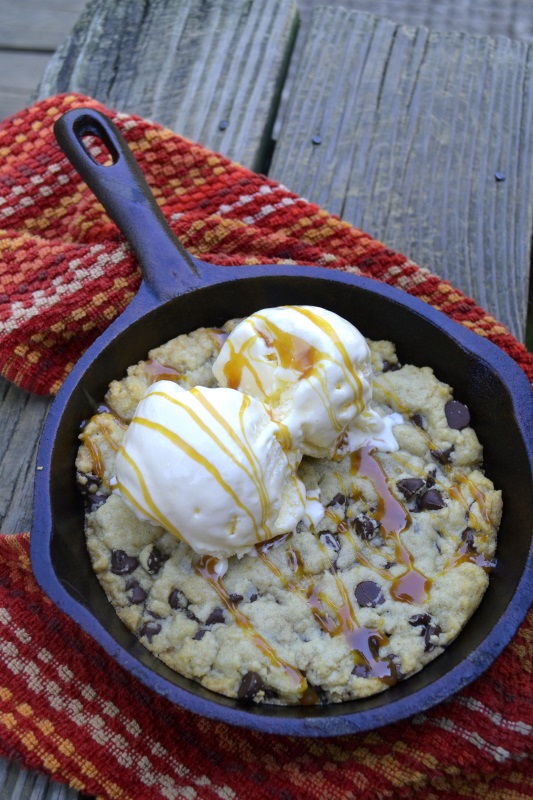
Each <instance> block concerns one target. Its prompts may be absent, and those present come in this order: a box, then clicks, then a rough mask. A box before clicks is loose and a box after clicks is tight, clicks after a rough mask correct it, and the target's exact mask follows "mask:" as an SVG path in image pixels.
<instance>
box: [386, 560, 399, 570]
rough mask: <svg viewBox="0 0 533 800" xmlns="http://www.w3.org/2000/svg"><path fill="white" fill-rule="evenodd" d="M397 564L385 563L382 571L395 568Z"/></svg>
mask: <svg viewBox="0 0 533 800" xmlns="http://www.w3.org/2000/svg"><path fill="white" fill-rule="evenodd" d="M397 563H398V562H397V561H387V563H386V564H385V567H384V569H390V568H391V567H395V566H396V564H397Z"/></svg>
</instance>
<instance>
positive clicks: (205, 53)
mask: <svg viewBox="0 0 533 800" xmlns="http://www.w3.org/2000/svg"><path fill="white" fill-rule="evenodd" d="M296 23H297V7H296V2H295V0H270V2H268V3H260V2H255V3H251V2H250V0H208V1H207V2H205V0H181V2H180V4H179V5H177V4H176V2H175V0H143V2H139V1H137V2H129V3H114V2H108V0H92V2H91V3H89V5H88V6H87V8H86V9H85V11H84V13H83V14H82V16H81V18H80V20H79V22H78V24H77V25H76V27H75V28H74V30H73V32H72V36H71V37H69V39H68V41H67V42H65V44H64V45H63V46H62V47H61V48H60V49H59V50H58V52H57V54H56V55H55V56H54V58H53V59H52V60H51V62H50V64H49V66H48V69H47V70H46V73H45V75H44V78H43V81H42V83H41V85H40V87H39V97H46V96H48V95H51V94H55V93H56V92H63V91H79V92H83V93H84V94H88V95H90V96H92V97H95V98H96V99H98V100H100V101H102V102H103V103H105V104H107V105H108V106H110V107H115V108H120V110H122V111H132V112H134V113H136V114H140V115H141V116H144V117H148V118H150V119H154V120H156V121H157V122H160V123H162V124H163V125H166V126H168V127H170V128H172V129H173V130H175V131H179V133H181V134H182V135H183V136H186V137H187V138H189V139H193V140H195V141H198V140H200V139H201V141H202V144H205V145H207V146H208V147H210V148H212V149H213V150H216V151H219V152H223V153H224V155H226V156H229V157H230V158H232V159H234V160H238V161H240V162H241V163H242V164H244V165H245V166H248V167H250V168H251V169H255V170H261V169H262V168H263V166H264V164H265V160H266V158H267V157H268V150H269V145H270V133H271V128H272V125H273V122H274V117H275V114H276V110H277V105H278V100H279V96H280V93H281V89H282V85H283V78H284V76H285V72H286V68H287V64H288V60H289V55H290V50H291V46H292V41H293V39H294V36H295V33H296Z"/></svg>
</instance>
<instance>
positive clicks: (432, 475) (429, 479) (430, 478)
mask: <svg viewBox="0 0 533 800" xmlns="http://www.w3.org/2000/svg"><path fill="white" fill-rule="evenodd" d="M436 479H437V470H436V469H432V470H430V471H429V472H428V474H427V475H426V488H427V489H431V487H432V486H435V482H436Z"/></svg>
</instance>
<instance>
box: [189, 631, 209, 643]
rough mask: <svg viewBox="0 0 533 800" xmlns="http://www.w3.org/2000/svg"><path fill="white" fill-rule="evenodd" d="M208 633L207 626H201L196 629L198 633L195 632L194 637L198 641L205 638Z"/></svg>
mask: <svg viewBox="0 0 533 800" xmlns="http://www.w3.org/2000/svg"><path fill="white" fill-rule="evenodd" d="M206 633H207V631H206V629H205V628H200V630H199V631H196V633H195V634H194V636H193V637H192V638H193V639H195V640H196V641H197V642H199V641H200V639H203V638H204V636H205V635H206Z"/></svg>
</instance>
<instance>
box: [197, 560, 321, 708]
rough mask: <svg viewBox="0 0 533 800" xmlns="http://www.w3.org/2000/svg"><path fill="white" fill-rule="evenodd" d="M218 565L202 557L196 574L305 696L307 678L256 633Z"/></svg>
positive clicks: (271, 661)
mask: <svg viewBox="0 0 533 800" xmlns="http://www.w3.org/2000/svg"><path fill="white" fill-rule="evenodd" d="M217 564H218V561H217V559H216V558H214V557H213V556H202V557H201V558H200V560H199V561H198V562H197V563H196V564H195V567H194V569H195V572H196V573H197V574H198V575H201V576H202V578H204V580H206V581H207V582H208V583H209V585H210V586H211V587H212V588H213V589H214V591H215V592H216V594H217V595H218V597H219V598H220V600H221V602H222V604H223V605H224V608H226V609H227V611H228V612H229V613H230V614H231V616H232V617H233V619H234V620H235V622H236V623H237V625H238V626H239V627H240V628H241V629H242V630H243V631H245V632H246V634H248V635H249V636H250V637H251V638H252V641H253V643H254V645H255V646H256V647H257V648H258V649H259V650H260V651H261V652H262V653H263V654H264V655H265V656H267V658H268V659H269V661H270V663H271V664H272V666H273V667H276V668H278V669H282V670H283V672H284V673H285V674H286V675H288V676H289V678H290V679H291V680H292V681H293V683H294V684H296V687H297V691H298V692H299V693H300V694H302V695H304V693H305V692H306V690H307V689H308V686H307V681H306V680H305V677H304V676H303V675H302V673H301V672H300V670H298V669H297V668H296V667H294V666H292V664H289V663H288V662H287V661H284V660H283V659H282V658H280V657H279V656H278V654H277V653H276V651H275V650H274V648H273V647H272V646H271V645H270V644H269V643H268V642H267V641H266V639H264V638H263V637H262V636H261V634H260V633H258V632H257V631H256V629H255V628H254V626H253V625H252V623H251V622H250V620H249V619H248V617H247V616H246V614H243V613H242V611H241V610H240V609H239V608H237V604H236V603H235V602H234V601H233V600H232V599H231V597H230V595H229V593H228V591H227V589H226V588H225V586H224V584H223V583H222V579H221V577H220V575H219V574H218V573H217V570H216V567H217ZM306 702H307V700H306Z"/></svg>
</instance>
